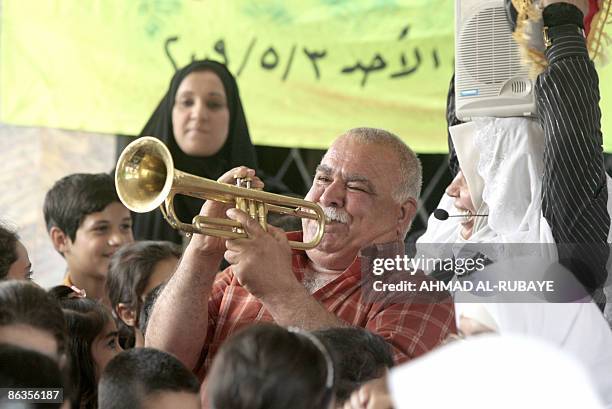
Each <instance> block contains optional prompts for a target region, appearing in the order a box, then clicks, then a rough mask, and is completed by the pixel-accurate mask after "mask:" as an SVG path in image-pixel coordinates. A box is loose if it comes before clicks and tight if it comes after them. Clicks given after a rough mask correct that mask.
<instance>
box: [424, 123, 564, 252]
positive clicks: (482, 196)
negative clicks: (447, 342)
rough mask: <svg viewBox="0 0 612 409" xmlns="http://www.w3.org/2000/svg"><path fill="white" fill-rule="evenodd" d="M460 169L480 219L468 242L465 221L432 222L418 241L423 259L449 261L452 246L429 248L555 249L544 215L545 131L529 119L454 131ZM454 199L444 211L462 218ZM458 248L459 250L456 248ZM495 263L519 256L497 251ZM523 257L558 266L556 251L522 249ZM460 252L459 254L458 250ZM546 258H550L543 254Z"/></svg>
mask: <svg viewBox="0 0 612 409" xmlns="http://www.w3.org/2000/svg"><path fill="white" fill-rule="evenodd" d="M450 132H451V136H452V138H453V144H454V145H455V149H456V151H457V158H458V159H459V165H460V167H461V170H462V172H463V174H464V176H465V178H466V181H467V184H468V187H469V190H470V194H471V196H472V202H473V203H474V206H475V208H476V210H477V213H478V214H488V215H489V216H488V217H477V218H476V221H475V224H474V231H473V234H472V236H471V237H470V238H469V239H468V240H463V239H462V237H461V234H460V231H461V225H460V223H459V222H460V220H459V219H460V218H449V219H447V220H445V221H440V220H438V219H436V218H435V217H433V215H432V216H430V218H429V222H428V225H427V231H426V232H425V233H424V234H423V235H422V236H421V237H420V238H419V239H418V240H417V250H418V253H419V254H425V255H428V256H430V257H440V256H442V257H448V256H450V254H435V252H446V253H448V249H449V248H450V247H449V246H431V245H427V244H428V243H436V244H440V243H457V244H459V245H461V244H464V243H495V244H502V243H554V239H553V236H552V231H551V229H550V226H549V225H548V222H547V221H546V219H545V218H544V217H543V215H542V199H541V195H542V175H543V172H544V163H543V152H544V131H543V129H542V127H541V126H540V124H539V123H538V122H536V121H535V120H532V119H529V118H480V119H476V120H474V121H472V122H467V123H465V124H461V125H456V126H453V127H451V128H450ZM453 202H454V199H453V198H451V197H449V196H448V195H446V194H444V196H443V197H442V199H441V200H440V204H439V206H438V207H439V208H442V209H444V210H446V211H447V212H449V213H450V214H454V213H457V210H456V209H455V207H454V205H453ZM455 248H456V246H455ZM492 249H493V251H492V252H493V254H486V255H487V257H488V258H489V259H491V260H493V261H497V260H500V259H504V258H506V257H508V256H517V255H519V254H516V251H517V249H516V248H515V247H513V248H510V246H507V247H505V246H501V245H496V246H493V247H492ZM518 251H520V252H521V254H523V255H524V254H533V253H530V251H534V252H537V254H538V255H541V256H544V257H547V258H549V259H551V260H556V258H557V255H556V249H555V247H554V246H539V247H538V246H536V247H531V248H527V247H522V248H521V249H520V250H518ZM453 252H455V250H453ZM542 252H545V254H541V253H542Z"/></svg>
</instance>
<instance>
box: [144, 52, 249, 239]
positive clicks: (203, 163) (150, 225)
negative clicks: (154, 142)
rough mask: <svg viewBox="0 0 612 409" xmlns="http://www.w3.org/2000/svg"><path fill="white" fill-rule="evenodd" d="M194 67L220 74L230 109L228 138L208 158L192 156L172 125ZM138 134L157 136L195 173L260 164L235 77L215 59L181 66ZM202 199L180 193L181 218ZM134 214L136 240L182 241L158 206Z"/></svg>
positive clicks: (181, 166) (211, 175) (214, 174)
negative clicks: (179, 94)
mask: <svg viewBox="0 0 612 409" xmlns="http://www.w3.org/2000/svg"><path fill="white" fill-rule="evenodd" d="M194 71H212V72H214V73H215V74H217V76H218V77H219V79H220V80H221V82H222V83H223V88H224V89H225V95H226V97H227V107H228V109H229V127H228V135H227V140H226V141H225V144H224V145H223V147H222V148H221V150H220V151H219V152H217V153H216V154H214V155H212V156H209V157H206V158H203V157H195V156H190V155H187V154H186V153H185V152H183V151H182V150H181V149H180V148H179V146H178V145H177V143H176V140H175V138H174V132H173V128H172V108H173V107H174V99H175V97H176V91H177V90H178V87H179V86H180V85H181V82H183V80H184V79H185V77H187V75H189V74H190V73H192V72H194ZM139 136H154V137H156V138H158V139H160V140H161V141H163V142H164V143H165V144H166V146H167V147H168V149H169V150H170V153H171V154H172V159H173V160H174V167H175V168H176V169H178V170H180V171H183V172H187V173H191V174H193V175H196V176H202V177H205V178H208V179H214V180H216V179H217V178H219V176H221V175H222V174H223V173H224V172H226V171H228V170H230V169H231V168H233V167H236V166H240V165H244V166H248V167H250V168H256V167H257V157H256V154H255V147H254V146H253V144H252V143H251V138H250V136H249V128H248V127H247V122H246V118H245V116H244V110H243V109H242V102H241V101H240V95H239V93H238V85H237V84H236V79H235V78H234V77H233V76H232V74H231V73H230V72H229V71H228V70H227V68H226V67H225V65H223V64H220V63H218V62H216V61H210V60H203V61H194V62H192V63H191V64H189V65H187V66H186V67H184V68H181V69H180V70H178V71H177V72H176V73H175V74H174V76H173V77H172V81H171V82H170V87H169V88H168V91H167V92H166V94H165V95H164V97H163V98H162V100H161V101H160V103H159V105H158V106H157V108H156V109H155V111H154V112H153V115H152V116H151V118H149V120H148V121H147V124H146V125H145V126H144V128H143V130H142V132H140V135H139ZM203 203H204V202H203V201H202V200H200V199H196V198H192V197H187V196H177V197H176V199H175V201H174V206H175V210H176V214H177V216H178V217H179V218H180V219H181V221H184V222H186V223H189V222H190V221H191V219H192V218H193V216H195V215H197V214H198V213H199V211H200V208H201V207H202V204H203ZM133 216H134V217H133V220H134V238H135V239H136V240H169V241H173V242H175V243H179V244H180V243H181V242H182V238H181V236H180V234H179V233H178V231H176V230H174V229H173V228H172V227H170V225H169V224H168V223H167V222H166V220H164V218H163V217H162V215H161V212H160V211H159V209H157V210H155V211H153V212H149V213H141V214H133Z"/></svg>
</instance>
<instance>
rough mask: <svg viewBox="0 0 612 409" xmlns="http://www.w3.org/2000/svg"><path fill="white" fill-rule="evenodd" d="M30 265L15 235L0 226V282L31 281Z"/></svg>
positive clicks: (25, 251) (24, 250) (25, 252)
mask: <svg viewBox="0 0 612 409" xmlns="http://www.w3.org/2000/svg"><path fill="white" fill-rule="evenodd" d="M31 279H32V263H30V258H29V257H28V251H27V250H26V248H25V247H24V245H23V244H22V243H21V242H20V241H19V236H18V235H17V233H16V232H15V231H13V230H11V229H9V228H7V227H4V226H2V225H0V280H31Z"/></svg>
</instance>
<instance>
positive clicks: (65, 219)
mask: <svg viewBox="0 0 612 409" xmlns="http://www.w3.org/2000/svg"><path fill="white" fill-rule="evenodd" d="M118 201H119V196H117V191H116V190H115V181H114V179H113V177H112V176H111V175H110V174H108V173H96V174H93V173H74V174H72V175H68V176H65V177H63V178H61V179H60V180H58V181H57V182H55V184H54V185H53V187H52V188H51V189H50V190H49V191H48V192H47V194H46V195H45V202H44V204H43V213H44V215H45V223H46V224H47V231H50V230H51V228H52V227H58V228H59V229H60V230H62V231H63V232H64V233H65V234H66V235H68V237H70V240H72V241H73V242H74V240H75V239H76V232H77V230H78V229H79V226H80V225H81V223H82V222H83V219H85V216H87V215H88V214H91V213H96V212H100V211H102V210H104V208H106V206H108V205H109V204H111V203H113V202H118Z"/></svg>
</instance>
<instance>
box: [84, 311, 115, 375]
mask: <svg viewBox="0 0 612 409" xmlns="http://www.w3.org/2000/svg"><path fill="white" fill-rule="evenodd" d="M117 337H118V333H117V325H115V320H113V319H109V320H108V322H107V323H106V326H105V327H104V329H103V330H102V332H101V333H100V334H98V336H97V337H95V338H94V340H93V343H92V345H91V357H92V358H93V361H94V364H95V368H96V379H97V380H99V379H100V375H101V374H102V371H103V370H104V368H106V364H108V363H109V362H110V360H111V359H113V358H114V357H115V356H116V355H117V354H118V353H119V352H121V351H123V349H121V346H119V340H118V339H117Z"/></svg>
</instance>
